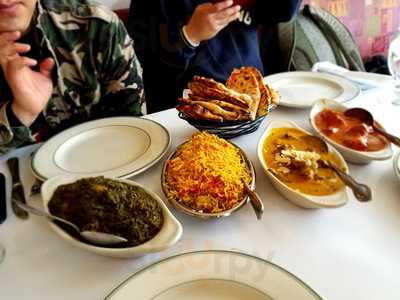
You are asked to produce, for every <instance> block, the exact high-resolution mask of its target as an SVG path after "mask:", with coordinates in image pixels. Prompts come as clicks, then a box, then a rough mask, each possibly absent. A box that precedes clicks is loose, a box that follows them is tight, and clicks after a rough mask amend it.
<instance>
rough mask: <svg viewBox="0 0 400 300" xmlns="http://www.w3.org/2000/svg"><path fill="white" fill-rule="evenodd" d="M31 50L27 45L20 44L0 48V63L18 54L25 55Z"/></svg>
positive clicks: (10, 44) (9, 44)
mask: <svg viewBox="0 0 400 300" xmlns="http://www.w3.org/2000/svg"><path fill="white" fill-rule="evenodd" d="M30 49H31V47H30V46H29V45H27V44H20V43H8V44H7V45H5V46H3V47H1V48H0V62H3V61H4V60H7V59H8V57H12V56H14V55H16V54H19V53H26V52H28V51H29V50H30Z"/></svg>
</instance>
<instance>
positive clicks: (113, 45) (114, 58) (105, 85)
mask: <svg viewBox="0 0 400 300" xmlns="http://www.w3.org/2000/svg"><path fill="white" fill-rule="evenodd" d="M101 35H102V37H101V38H100V43H99V44H100V45H101V46H100V47H101V49H100V51H101V52H99V54H100V55H97V58H96V59H97V60H98V62H99V64H100V65H101V67H100V72H101V74H100V82H101V95H102V97H101V100H100V101H99V103H98V104H97V105H95V106H94V107H93V110H92V115H93V116H95V117H96V118H98V117H105V116H121V115H134V116H139V115H142V106H143V104H144V92H143V80H142V68H141V66H140V63H139V61H138V59H137V56H136V54H135V51H134V48H133V40H132V39H131V37H130V36H129V35H128V33H127V31H126V29H125V26H124V25H123V24H122V22H121V21H120V20H119V18H118V17H117V16H116V15H114V17H113V20H112V22H111V23H107V31H106V30H105V31H103V32H102V34H101Z"/></svg>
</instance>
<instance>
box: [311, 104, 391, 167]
mask: <svg viewBox="0 0 400 300" xmlns="http://www.w3.org/2000/svg"><path fill="white" fill-rule="evenodd" d="M325 108H326V109H332V110H336V111H340V112H342V111H345V110H346V109H347V107H346V106H344V105H342V104H340V103H337V102H335V101H333V100H328V99H322V100H320V101H318V102H317V103H315V104H314V106H313V107H312V109H311V111H310V116H309V118H310V123H311V126H312V128H313V130H314V131H315V132H316V133H317V134H318V135H319V136H320V137H321V138H322V139H324V140H325V141H327V142H328V143H330V144H331V145H333V146H334V147H335V148H336V149H337V150H339V152H340V153H341V154H342V155H343V157H344V159H345V160H347V161H348V162H352V163H355V164H367V163H370V162H371V161H373V160H386V159H389V158H391V157H392V155H393V151H392V147H391V145H390V144H388V146H387V147H386V148H384V149H382V150H379V151H359V150H354V149H351V148H349V147H346V146H343V145H341V144H339V143H337V142H335V141H334V140H332V139H331V138H329V137H328V136H326V135H325V134H324V133H323V132H321V130H320V129H319V128H318V127H317V126H316V124H315V116H316V115H317V114H318V113H319V112H320V111H322V110H324V109H325Z"/></svg>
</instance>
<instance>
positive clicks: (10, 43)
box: [0, 32, 54, 126]
mask: <svg viewBox="0 0 400 300" xmlns="http://www.w3.org/2000/svg"><path fill="white" fill-rule="evenodd" d="M20 36H21V33H20V32H5V33H0V65H1V68H2V69H3V73H4V77H5V79H6V81H7V83H8V85H9V87H10V89H11V91H12V94H13V97H14V99H13V101H12V104H11V108H12V110H13V112H14V114H15V115H16V117H17V118H18V119H19V120H20V121H21V123H22V124H24V125H25V126H30V125H31V124H32V123H33V122H34V121H35V119H36V118H37V116H38V115H39V114H40V113H41V112H42V110H43V109H44V107H45V106H46V104H47V102H48V100H49V99H50V97H51V93H52V91H53V82H52V79H51V70H52V69H53V67H54V61H53V59H51V58H46V59H44V60H43V61H42V62H41V63H40V64H39V71H35V70H32V69H31V68H32V67H33V66H36V65H37V61H36V60H34V59H31V58H28V57H26V56H22V54H24V53H26V52H28V51H29V50H30V45H27V44H21V43H17V42H16V41H17V40H18V39H19V38H20ZM10 100H11V99H10Z"/></svg>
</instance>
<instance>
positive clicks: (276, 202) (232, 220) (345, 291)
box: [0, 85, 400, 300]
mask: <svg viewBox="0 0 400 300" xmlns="http://www.w3.org/2000/svg"><path fill="white" fill-rule="evenodd" d="M393 97H394V94H393V92H392V89H391V87H390V86H389V85H386V86H381V87H377V88H373V89H370V90H367V91H363V92H362V93H361V94H360V95H359V96H357V97H356V98H355V99H352V100H350V101H348V102H345V103H344V104H345V105H346V106H348V107H363V108H366V109H368V110H369V111H371V112H372V113H373V115H374V118H375V119H376V120H378V121H379V122H380V123H381V124H382V125H383V126H384V127H385V129H386V130H387V131H389V132H391V133H392V134H395V135H398V136H399V135H400V106H396V105H393V104H392V100H393ZM309 112H310V109H309V108H305V109H298V108H289V107H283V106H278V107H277V108H276V109H275V110H274V111H272V112H271V113H270V114H269V115H268V116H267V117H266V118H265V120H264V121H263V123H262V124H261V126H260V127H259V128H258V130H257V131H255V132H253V133H250V134H245V135H241V136H239V137H236V138H233V139H231V141H232V142H233V143H234V144H236V145H238V146H239V147H240V148H241V149H243V150H244V152H245V153H246V154H247V156H248V157H249V159H250V160H251V161H252V162H253V164H254V167H255V171H256V190H257V192H258V194H259V195H260V197H261V198H262V201H263V203H264V206H265V210H264V215H263V217H262V219H261V220H257V218H256V216H255V213H254V211H253V209H252V206H251V205H250V204H247V205H245V206H243V207H242V208H241V209H240V210H238V211H236V212H235V213H233V214H232V215H230V216H229V217H224V218H218V219H208V220H203V219H199V218H195V217H193V216H189V215H185V214H183V213H181V212H179V211H177V210H175V209H174V208H173V207H172V206H171V205H170V204H169V203H168V201H167V198H166V197H165V195H164V194H163V192H162V188H161V181H160V176H161V171H162V167H163V163H164V162H165V160H166V158H167V156H168V155H169V154H171V153H172V152H173V151H174V150H175V148H176V146H177V145H179V144H181V143H182V142H184V141H186V140H188V139H189V138H190V137H191V135H192V134H193V133H194V132H196V128H194V127H192V126H191V125H190V124H188V123H187V122H186V121H184V120H182V119H180V118H179V117H178V112H177V111H176V109H169V110H164V111H161V112H157V113H153V114H148V115H145V116H144V118H148V119H151V120H154V121H156V122H158V123H160V124H162V125H163V126H165V128H167V129H168V131H169V134H170V135H171V139H172V142H171V147H170V149H169V151H168V152H167V153H166V155H165V156H164V157H163V159H161V160H160V161H159V162H158V163H156V164H155V165H153V166H152V167H151V168H149V169H148V170H146V171H145V172H143V173H141V174H138V175H136V176H133V177H132V178H130V179H131V180H133V181H136V182H138V183H140V184H142V185H144V186H145V187H147V188H148V189H150V190H151V191H153V192H155V193H156V194H158V195H159V196H160V197H161V198H162V199H163V200H164V201H165V203H166V204H167V205H168V206H169V208H170V209H171V211H172V213H173V214H174V215H175V216H176V218H177V219H178V220H179V221H180V222H181V224H182V226H183V234H182V237H181V239H180V240H179V241H178V242H177V243H176V244H175V245H173V246H172V247H170V248H168V249H166V250H164V251H161V252H158V253H152V254H147V255H144V256H141V257H135V258H130V259H119V258H111V257H105V256H100V255H97V254H94V253H91V252H87V251H85V250H83V249H80V248H77V247H74V246H73V245H71V244H69V243H67V242H66V241H65V240H63V239H62V238H60V236H58V235H57V234H55V232H54V231H53V230H52V229H51V228H50V226H49V222H48V221H47V220H46V219H45V218H41V217H36V216H30V217H29V218H28V219H27V220H21V219H18V218H17V217H16V216H15V215H14V214H13V212H12V211H11V208H10V206H11V205H10V196H11V195H10V194H11V182H10V174H9V171H8V169H7V166H6V160H7V159H8V158H9V157H12V156H17V157H19V158H20V162H21V164H20V165H21V179H22V183H23V185H24V187H25V194H26V198H27V202H28V203H29V204H31V205H33V206H36V207H41V206H42V202H41V197H40V194H35V195H32V196H31V195H30V189H31V186H32V184H33V183H34V182H35V180H34V176H33V174H32V171H31V168H30V160H31V153H33V152H34V151H35V150H36V149H37V148H38V147H39V146H40V145H32V146H29V147H24V148H21V149H17V150H15V151H12V152H10V153H7V154H5V155H3V156H2V157H1V158H0V172H2V173H3V174H5V176H6V182H7V201H8V203H7V206H8V217H7V219H6V221H5V222H4V223H3V224H1V225H0V243H1V244H2V245H3V246H4V247H5V249H6V253H5V257H4V261H3V262H2V263H1V264H0V299H16V300H17V299H18V300H23V299H29V300H36V299H37V300H47V299H48V300H56V299H69V300H70V299H74V300H81V299H82V300H88V299H103V298H104V297H106V296H107V294H109V292H110V291H111V290H112V289H113V288H115V287H116V286H117V285H118V284H119V283H120V282H122V281H123V280H124V279H126V278H127V277H128V276H130V275H131V274H133V273H135V272H137V271H138V270H141V269H142V268H144V267H146V266H148V265H150V264H152V263H154V262H157V261H159V260H161V259H163V258H166V257H170V256H174V255H177V254H181V253H185V252H193V251H198V250H210V249H214V250H232V251H237V252H244V253H247V254H250V255H253V256H257V257H261V258H263V259H266V260H268V261H270V262H273V263H274V264H277V265H279V266H281V267H282V268H284V269H286V270H287V271H289V272H290V273H292V274H294V275H295V276H297V277H298V278H300V279H301V280H303V281H304V282H305V283H306V284H307V285H309V286H310V287H311V288H312V289H313V290H314V291H316V292H317V293H318V294H319V295H320V296H321V297H322V298H323V299H328V300H335V299H339V300H346V299H349V300H363V299H365V300H373V299H379V300H383V299H385V300H391V299H392V300H398V299H400V276H399V270H400V180H399V178H397V177H396V175H395V171H394V168H393V158H392V159H389V160H385V161H374V162H371V163H369V164H365V165H356V164H351V163H348V166H349V170H350V173H351V175H352V176H354V178H356V180H357V181H359V182H362V183H365V184H368V185H369V186H370V187H371V189H372V192H373V196H372V201H370V202H359V201H357V200H356V199H355V198H354V196H353V194H352V193H351V191H350V190H348V198H349V199H348V202H347V204H346V205H344V206H342V207H340V208H332V209H304V208H301V207H298V206H296V205H294V204H292V203H291V202H290V201H288V200H287V199H285V198H284V197H283V196H282V195H281V194H280V193H279V192H278V191H277V190H275V188H274V187H273V186H272V184H271V183H270V181H269V179H268V178H267V176H266V175H265V173H264V170H263V168H262V166H261V163H260V161H259V158H258V155H257V144H258V141H259V138H260V137H261V135H262V133H263V132H264V131H265V129H266V127H267V126H268V124H269V123H270V122H271V121H274V120H290V121H294V122H295V123H297V124H298V125H299V126H301V127H302V128H304V129H306V130H311V126H310V123H309ZM393 150H394V152H395V153H396V152H398V151H399V148H397V147H395V146H393ZM104 158H105V159H107V154H106V153H105V155H104ZM237 271H240V268H238V270H237ZM149 288H151V285H149ZM130 299H132V300H134V299H135V295H134V294H132V295H131V298H130Z"/></svg>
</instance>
